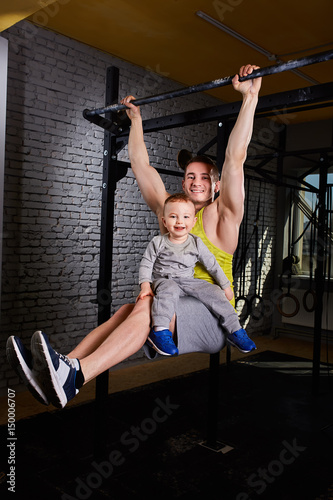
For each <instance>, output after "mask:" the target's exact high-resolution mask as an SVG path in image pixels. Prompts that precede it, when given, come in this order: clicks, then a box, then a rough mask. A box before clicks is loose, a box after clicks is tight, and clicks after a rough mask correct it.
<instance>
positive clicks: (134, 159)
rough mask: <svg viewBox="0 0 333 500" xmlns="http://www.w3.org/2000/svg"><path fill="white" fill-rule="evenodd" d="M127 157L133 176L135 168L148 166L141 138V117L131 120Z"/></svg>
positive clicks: (145, 149)
mask: <svg viewBox="0 0 333 500" xmlns="http://www.w3.org/2000/svg"><path fill="white" fill-rule="evenodd" d="M128 155H129V159H130V162H131V165H132V169H133V171H134V174H135V169H136V167H137V166H139V165H147V166H149V156H148V151H147V148H146V145H145V142H144V138H143V128H142V119H141V116H138V117H137V118H135V119H133V120H132V123H131V129H130V133H129V138H128Z"/></svg>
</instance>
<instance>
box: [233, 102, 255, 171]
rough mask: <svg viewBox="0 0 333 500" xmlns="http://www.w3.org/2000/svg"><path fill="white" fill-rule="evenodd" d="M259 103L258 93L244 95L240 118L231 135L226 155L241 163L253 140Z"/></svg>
mask: <svg viewBox="0 0 333 500" xmlns="http://www.w3.org/2000/svg"><path fill="white" fill-rule="evenodd" d="M257 103H258V95H256V94H251V93H248V94H246V95H244V96H243V102H242V106H241V109H240V111H239V114H238V118H237V120H236V123H235V125H234V128H233V130H232V132H231V134H230V136H229V141H228V145H227V149H226V157H229V158H232V159H233V160H234V161H236V162H237V161H239V162H240V163H241V164H242V163H243V162H244V161H245V158H246V154H247V148H248V145H249V143H250V141H251V137H252V132H253V120H254V114H255V110H256V107H257Z"/></svg>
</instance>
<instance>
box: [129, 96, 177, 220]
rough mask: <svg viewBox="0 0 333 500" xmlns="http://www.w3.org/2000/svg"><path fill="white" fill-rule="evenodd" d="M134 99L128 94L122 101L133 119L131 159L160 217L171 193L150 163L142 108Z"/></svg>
mask: <svg viewBox="0 0 333 500" xmlns="http://www.w3.org/2000/svg"><path fill="white" fill-rule="evenodd" d="M133 99H134V97H133V96H127V97H125V98H124V99H122V101H121V103H122V104H125V105H126V106H127V108H128V110H127V115H128V117H129V118H130V120H131V130H130V134H129V139H128V154H129V159H130V162H131V166H132V170H133V173H134V175H135V178H136V180H137V183H138V186H139V189H140V191H141V194H142V196H143V198H144V200H145V202H146V203H147V205H148V206H149V208H150V209H151V210H152V211H153V212H154V213H155V214H156V215H157V216H158V218H159V219H160V218H161V216H162V212H163V206H164V201H165V200H166V198H167V197H168V196H169V195H168V193H167V191H166V190H165V187H164V183H163V181H162V179H161V177H160V175H159V173H158V172H157V171H156V170H155V168H153V167H152V166H151V165H150V164H149V157H148V152H147V148H146V145H145V142H144V138H143V128H142V118H141V114H140V109H139V107H138V106H134V104H131V103H130V101H131V100H133Z"/></svg>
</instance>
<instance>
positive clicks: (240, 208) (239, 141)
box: [218, 65, 261, 226]
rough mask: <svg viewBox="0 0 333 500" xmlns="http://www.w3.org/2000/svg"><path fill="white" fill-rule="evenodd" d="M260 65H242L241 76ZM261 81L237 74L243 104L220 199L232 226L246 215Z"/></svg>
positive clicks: (222, 213) (227, 157) (235, 83)
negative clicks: (249, 151) (249, 153)
mask: <svg viewBox="0 0 333 500" xmlns="http://www.w3.org/2000/svg"><path fill="white" fill-rule="evenodd" d="M257 68H258V66H253V65H247V66H242V68H241V69H240V71H239V76H246V75H248V74H251V73H252V71H253V70H254V69H257ZM260 86H261V78H256V79H253V80H247V81H245V82H239V77H238V75H236V76H235V77H234V79H233V87H234V89H235V90H237V91H239V92H241V93H242V95H243V102H242V106H241V109H240V111H239V114H238V118H237V121H236V123H235V125H234V128H233V130H232V132H231V134H230V136H229V140H228V145H227V149H226V153H225V161H224V165H223V169H222V174H221V188H220V196H219V198H218V206H219V213H220V216H221V217H223V218H224V220H225V219H226V218H227V219H229V220H230V222H231V223H234V224H236V225H237V226H239V224H240V223H241V221H242V218H243V213H244V196H245V195H244V172H243V165H244V162H245V159H246V155H247V148H248V145H249V143H250V140H251V137H252V131H253V120H254V113H255V110H256V106H257V103H258V93H259V90H260Z"/></svg>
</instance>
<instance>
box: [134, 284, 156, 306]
mask: <svg viewBox="0 0 333 500" xmlns="http://www.w3.org/2000/svg"><path fill="white" fill-rule="evenodd" d="M148 296H151V297H154V292H153V290H152V289H151V286H150V283H141V291H140V293H139V295H138V296H137V299H136V302H137V301H138V300H141V299H143V298H144V297H148Z"/></svg>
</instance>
